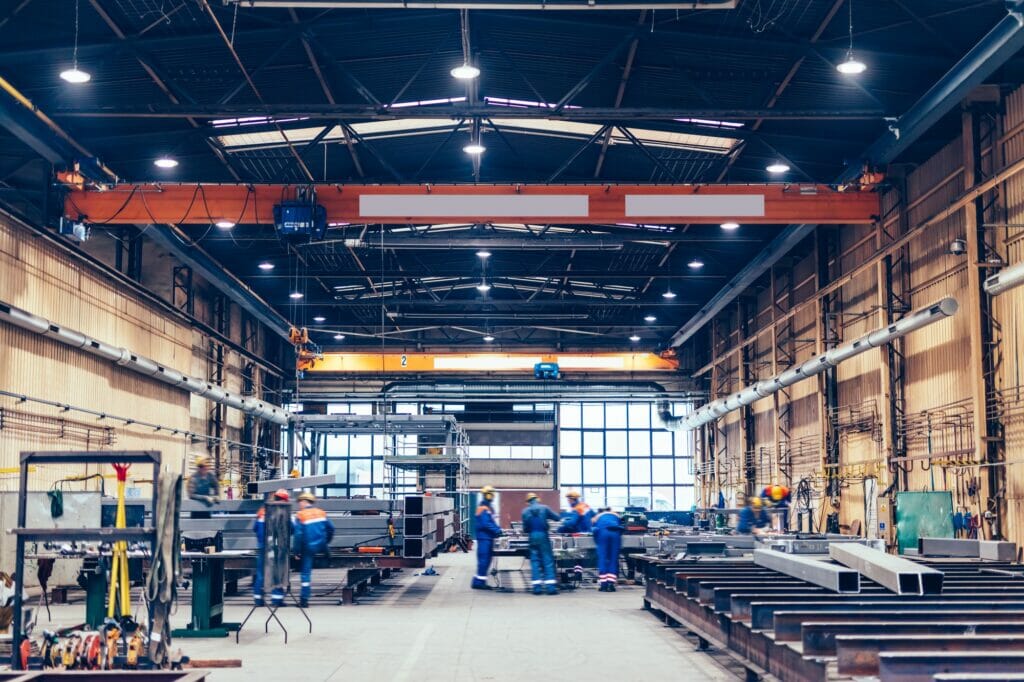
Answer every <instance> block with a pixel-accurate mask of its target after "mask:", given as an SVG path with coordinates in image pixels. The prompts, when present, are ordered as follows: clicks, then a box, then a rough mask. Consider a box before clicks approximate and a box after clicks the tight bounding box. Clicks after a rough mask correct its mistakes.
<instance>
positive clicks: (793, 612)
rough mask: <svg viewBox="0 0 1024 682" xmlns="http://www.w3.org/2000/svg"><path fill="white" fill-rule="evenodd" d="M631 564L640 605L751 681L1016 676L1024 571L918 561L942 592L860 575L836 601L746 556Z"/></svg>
mask: <svg viewBox="0 0 1024 682" xmlns="http://www.w3.org/2000/svg"><path fill="white" fill-rule="evenodd" d="M860 554H861V555H864V554H868V553H865V552H860ZM635 560H638V561H639V566H640V568H641V570H642V571H643V573H644V575H645V576H646V582H647V592H646V596H645V599H644V605H645V607H647V608H648V609H650V610H652V611H654V612H656V613H658V614H660V615H661V616H662V617H664V618H665V619H666V621H667V622H669V623H670V624H675V625H681V626H683V627H685V628H687V629H688V630H690V631H691V632H693V633H694V634H695V635H696V636H697V637H698V638H699V642H700V643H701V644H703V645H705V646H706V645H707V644H709V643H713V644H715V645H716V646H718V647H720V648H721V649H722V650H723V651H726V652H728V653H729V655H731V656H732V657H733V658H735V659H736V660H737V661H739V662H740V663H741V664H742V665H744V666H745V667H746V668H747V669H748V671H750V674H751V675H754V676H763V675H773V676H775V677H777V678H779V679H782V680H787V681H794V682H802V681H804V680H824V679H837V678H842V677H847V676H853V675H877V676H880V678H881V679H882V680H895V679H899V680H929V681H930V680H932V678H933V675H936V674H941V673H951V674H952V673H955V674H961V673H997V674H998V673H1010V672H1012V671H1014V670H1016V671H1019V670H1021V669H1022V667H1021V666H1022V661H1021V660H1020V659H1021V657H1022V654H1020V653H1017V652H1021V651H1024V566H1022V565H1021V564H1015V563H1010V562H1003V561H979V560H963V559H955V558H954V559H925V558H921V559H917V560H915V561H914V564H915V565H916V566H920V567H921V569H923V570H922V571H921V573H922V574H923V575H932V572H931V571H930V570H928V569H933V570H937V571H941V573H942V577H943V581H942V585H941V594H900V593H898V592H895V591H892V590H890V589H889V588H887V587H885V586H884V585H882V584H881V583H879V582H875V581H873V580H871V579H869V578H867V577H866V576H864V575H863V574H862V576H861V587H860V592H859V593H857V594H843V593H838V592H835V591H832V590H829V589H826V588H825V587H821V586H819V585H815V584H812V583H810V582H807V581H806V580H802V579H799V578H794V577H791V576H789V575H787V574H786V573H783V572H780V571H777V570H772V569H770V568H766V567H763V566H758V565H757V564H755V563H753V562H752V561H751V560H750V559H749V558H740V559H728V558H722V559H710V558H709V557H703V558H702V560H701V561H699V562H694V561H689V562H685V561H684V562H678V561H673V560H667V559H656V558H640V557H636V558H635ZM861 560H864V557H863V556H861ZM868 560H873V558H872V557H870V556H869V557H868ZM825 561H827V557H824V560H823V562H822V563H824V562H825ZM891 567H892V569H893V570H895V571H896V572H897V573H901V574H904V573H907V570H906V567H904V566H901V565H899V564H892V566H891ZM871 570H872V571H875V570H881V569H879V568H878V567H877V566H875V567H873V568H872V569H871ZM911 572H912V571H911ZM879 575H880V577H881V578H882V579H883V580H886V581H889V579H890V578H891V576H887V575H882V574H879ZM895 584H897V585H898V584H899V583H898V580H897V581H896V583H895ZM955 679H959V678H955ZM1000 679H1005V678H1004V677H1002V676H1001V677H1000Z"/></svg>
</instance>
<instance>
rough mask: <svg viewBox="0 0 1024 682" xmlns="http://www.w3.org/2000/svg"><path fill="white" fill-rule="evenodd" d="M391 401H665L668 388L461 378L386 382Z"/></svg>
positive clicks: (627, 383)
mask: <svg viewBox="0 0 1024 682" xmlns="http://www.w3.org/2000/svg"><path fill="white" fill-rule="evenodd" d="M381 393H382V394H383V395H384V397H386V398H388V399H389V400H472V401H474V402H489V401H499V400H500V401H508V400H580V399H583V400H598V399H605V398H607V399H609V400H628V399H636V400H663V399H665V398H666V397H667V395H666V392H665V387H664V386H662V385H661V384H659V383H657V382H654V381H622V382H610V383H601V384H594V383H585V382H573V381H556V382H540V381H534V382H529V381H476V382H472V383H466V382H461V381H452V382H448V381H436V382H429V383H428V382H424V383H418V382H405V381H398V382H393V383H390V384H387V385H385V386H384V388H383V389H382V390H381Z"/></svg>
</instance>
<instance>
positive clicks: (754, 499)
mask: <svg viewBox="0 0 1024 682" xmlns="http://www.w3.org/2000/svg"><path fill="white" fill-rule="evenodd" d="M750 504H751V506H753V507H755V508H757V507H760V506H761V498H760V497H752V498H750Z"/></svg>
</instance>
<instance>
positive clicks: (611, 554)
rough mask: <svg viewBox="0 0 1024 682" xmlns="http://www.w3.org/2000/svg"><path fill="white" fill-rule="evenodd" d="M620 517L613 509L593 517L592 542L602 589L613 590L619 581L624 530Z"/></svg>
mask: <svg viewBox="0 0 1024 682" xmlns="http://www.w3.org/2000/svg"><path fill="white" fill-rule="evenodd" d="M625 530H626V529H625V528H624V527H623V525H622V519H621V518H619V515H618V514H616V513H615V512H613V511H605V512H601V513H600V514H598V515H597V516H595V517H594V544H595V545H596V546H597V574H598V582H600V583H601V590H602V591H614V590H615V583H617V582H618V581H619V550H620V549H621V548H622V534H623V533H624V532H625Z"/></svg>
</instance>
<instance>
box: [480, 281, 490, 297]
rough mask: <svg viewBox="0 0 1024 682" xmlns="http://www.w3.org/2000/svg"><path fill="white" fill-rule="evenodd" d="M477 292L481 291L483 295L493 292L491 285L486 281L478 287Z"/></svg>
mask: <svg viewBox="0 0 1024 682" xmlns="http://www.w3.org/2000/svg"><path fill="white" fill-rule="evenodd" d="M476 290H477V291H479V292H480V293H481V294H486V293H487V292H488V291H490V290H491V285H490V284H488V283H487V280H486V279H485V280H482V281H481V282H480V284H477V285H476Z"/></svg>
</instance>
